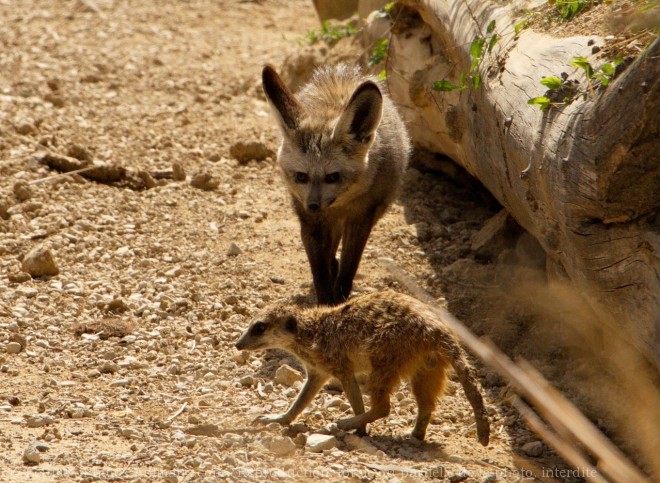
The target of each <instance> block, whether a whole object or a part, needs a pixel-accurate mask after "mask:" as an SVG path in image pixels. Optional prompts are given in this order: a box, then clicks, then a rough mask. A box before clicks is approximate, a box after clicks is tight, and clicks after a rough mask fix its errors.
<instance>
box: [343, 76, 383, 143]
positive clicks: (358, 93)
mask: <svg viewBox="0 0 660 483" xmlns="http://www.w3.org/2000/svg"><path fill="white" fill-rule="evenodd" d="M382 113H383V95H382V94H381V92H380V88H379V87H378V85H377V84H376V83H375V82H372V81H366V82H364V83H363V84H361V85H360V86H359V87H358V88H357V89H355V92H354V93H353V95H352V96H351V100H350V101H348V105H347V106H346V108H345V109H344V112H343V113H342V114H341V116H340V117H339V121H338V122H337V125H336V126H335V129H334V131H333V133H332V137H333V139H341V138H343V137H344V136H346V135H349V136H352V137H353V138H354V139H355V140H357V141H358V142H361V143H364V144H369V143H370V142H371V141H372V139H373V134H374V132H375V131H376V129H377V128H378V124H380V118H381V115H382Z"/></svg>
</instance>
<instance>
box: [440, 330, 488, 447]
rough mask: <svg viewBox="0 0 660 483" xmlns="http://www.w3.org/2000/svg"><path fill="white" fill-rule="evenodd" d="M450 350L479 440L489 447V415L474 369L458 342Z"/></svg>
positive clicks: (452, 362) (454, 342)
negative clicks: (468, 402)
mask: <svg viewBox="0 0 660 483" xmlns="http://www.w3.org/2000/svg"><path fill="white" fill-rule="evenodd" d="M451 346H452V347H451V349H450V354H449V355H450V357H451V365H452V366H453V367H454V370H455V371H456V375H457V376H458V380H459V381H461V385H462V386H463V390H464V391H465V395H466V396H467V399H468V401H470V405H471V406H472V409H473V411H474V419H475V420H476V422H477V439H479V442H480V443H481V444H483V445H484V446H488V439H489V437H490V423H489V422H488V415H487V414H486V408H485V407H484V401H483V399H482V398H481V393H480V392H479V388H478V387H477V378H476V376H475V374H474V369H472V367H470V365H469V363H468V361H467V359H466V358H465V355H464V353H463V349H462V348H461V346H460V345H458V342H456V341H453V343H452V344H451Z"/></svg>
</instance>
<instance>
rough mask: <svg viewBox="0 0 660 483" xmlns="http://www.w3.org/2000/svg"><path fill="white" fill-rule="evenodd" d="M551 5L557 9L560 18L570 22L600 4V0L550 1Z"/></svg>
mask: <svg viewBox="0 0 660 483" xmlns="http://www.w3.org/2000/svg"><path fill="white" fill-rule="evenodd" d="M548 3H549V4H550V5H553V4H554V5H555V6H556V7H557V12H558V13H559V16H560V17H561V18H563V19H564V20H570V19H572V18H573V17H575V16H576V15H577V14H578V13H580V12H582V11H583V10H585V9H586V8H587V7H592V6H593V5H596V4H598V3H600V1H599V0H549V1H548Z"/></svg>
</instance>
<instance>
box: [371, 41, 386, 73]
mask: <svg viewBox="0 0 660 483" xmlns="http://www.w3.org/2000/svg"><path fill="white" fill-rule="evenodd" d="M389 48H390V41H389V39H379V40H378V41H376V45H375V47H374V50H372V51H371V55H370V56H369V61H368V64H369V67H373V66H374V65H378V64H380V63H381V62H382V61H384V60H385V59H386V58H387V53H388V52H389Z"/></svg>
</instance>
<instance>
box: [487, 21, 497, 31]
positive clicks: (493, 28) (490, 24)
mask: <svg viewBox="0 0 660 483" xmlns="http://www.w3.org/2000/svg"><path fill="white" fill-rule="evenodd" d="M493 30H495V20H491V21H490V23H489V24H488V27H486V33H487V34H490V33H492V32H493Z"/></svg>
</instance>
